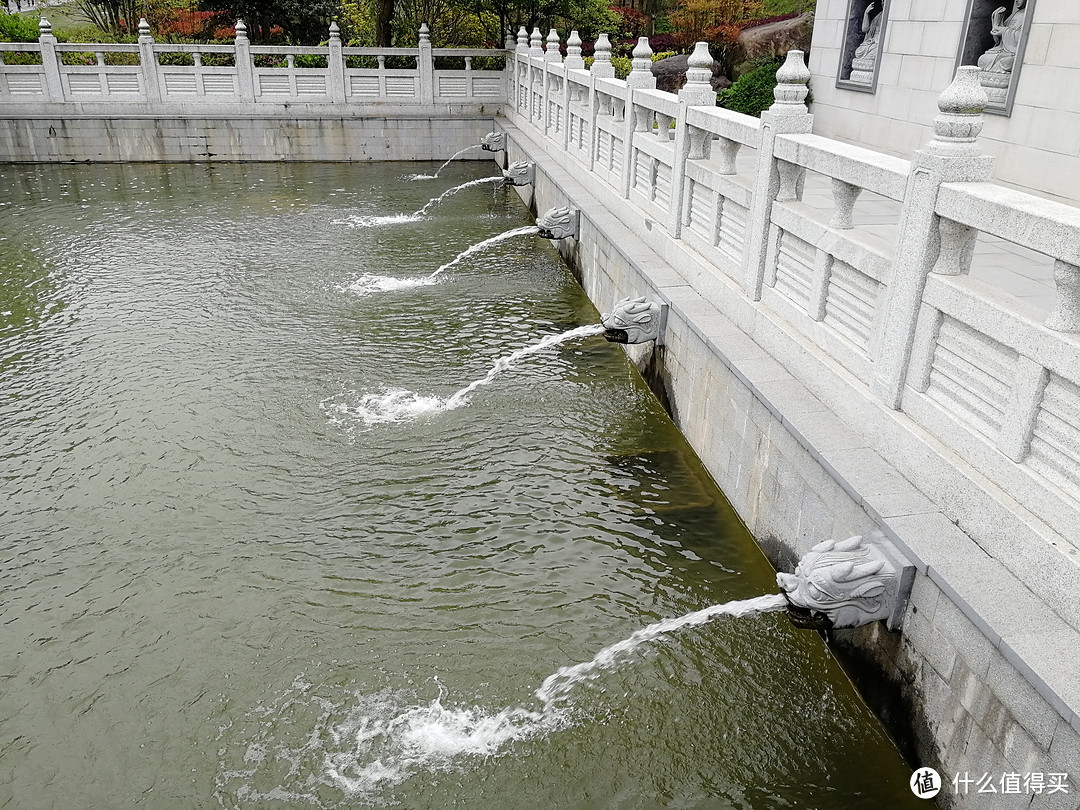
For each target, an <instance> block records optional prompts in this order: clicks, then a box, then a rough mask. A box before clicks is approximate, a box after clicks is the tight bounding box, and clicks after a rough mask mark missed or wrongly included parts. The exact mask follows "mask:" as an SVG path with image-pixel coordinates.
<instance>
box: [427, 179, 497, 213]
mask: <svg viewBox="0 0 1080 810" xmlns="http://www.w3.org/2000/svg"><path fill="white" fill-rule="evenodd" d="M502 180H503V177H502V175H496V176H494V177H481V178H480V179H479V180H470V181H469V182H468V183H462V184H461V185H460V186H454V187H453V188H451V189H447V190H446V191H444V192H443V193H442V194H440V195H439V196H438V197H433V198H432V199H430V200H428V202H427V204H426V205H425V206H424V207H423V208H421V209H420V210H419V211H417V212H416V213H414V214H413V215H412V216H414V217H417V218H420V217H423V216H424V215H426V214H427V212H428V211H429V210H431V209H432V208H434V207H435V206H436V205H438V204H439V203H441V202H442V201H443V200H445V199H446V198H447V197H449V196H450V195H452V194H457V193H458V192H459V191H461V190H463V189H466V188H472V187H473V186H481V185H484V184H485V183H501V182H502Z"/></svg>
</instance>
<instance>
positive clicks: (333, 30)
mask: <svg viewBox="0 0 1080 810" xmlns="http://www.w3.org/2000/svg"><path fill="white" fill-rule="evenodd" d="M335 41H336V42H337V43H338V44H340V43H341V26H339V25H338V24H337V20H331V21H330V42H335Z"/></svg>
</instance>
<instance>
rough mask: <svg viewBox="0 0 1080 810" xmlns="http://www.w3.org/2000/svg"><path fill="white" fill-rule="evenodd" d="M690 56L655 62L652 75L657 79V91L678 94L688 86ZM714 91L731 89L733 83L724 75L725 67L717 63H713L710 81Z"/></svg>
mask: <svg viewBox="0 0 1080 810" xmlns="http://www.w3.org/2000/svg"><path fill="white" fill-rule="evenodd" d="M689 58H690V55H689V54H685V53H681V54H678V55H676V56H669V57H668V58H667V59H661V60H659V61H657V62H653V65H652V74H653V76H655V77H656V89H657V90H663V91H665V92H667V93H678V92H679V90H681V89H682V86H683V85H684V84H686V63H687V60H688V59H689ZM709 84H711V85H712V89H713V90H723V89H725V88H727V87H731V82H730V80H728V78H727V76H725V75H724V66H723V65H721V64H720V63H719V62H717V61H715V60H714V61H713V63H712V78H711V79H710V80H709Z"/></svg>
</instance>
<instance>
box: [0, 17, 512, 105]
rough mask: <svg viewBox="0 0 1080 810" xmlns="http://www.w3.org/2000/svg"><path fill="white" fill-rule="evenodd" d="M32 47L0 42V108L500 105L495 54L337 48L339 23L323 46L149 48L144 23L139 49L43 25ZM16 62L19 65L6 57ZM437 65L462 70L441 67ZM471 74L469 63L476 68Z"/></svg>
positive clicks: (243, 40) (503, 86)
mask: <svg viewBox="0 0 1080 810" xmlns="http://www.w3.org/2000/svg"><path fill="white" fill-rule="evenodd" d="M40 31H41V35H40V37H39V39H38V41H37V42H33V43H21V42H5V43H0V105H2V104H5V103H7V104H13V103H17V104H50V103H61V104H74V103H102V102H105V103H115V102H121V103H123V102H128V103H130V102H142V103H144V104H154V105H157V104H165V105H169V104H183V105H185V107H186V108H188V109H189V108H190V107H191V106H192V105H199V106H206V105H213V104H221V105H229V106H230V107H235V105H236V104H238V103H239V104H243V105H248V104H251V105H260V104H262V105H266V104H297V103H307V104H315V105H325V104H333V105H343V104H350V105H352V104H364V105H368V104H383V105H395V106H400V107H415V108H421V109H426V110H433V109H435V108H436V106H438V105H449V104H461V103H479V104H485V103H488V104H492V105H501V104H503V103H505V102H506V100H507V82H506V72H505V70H504V69H503V66H502V64H501V63H502V62H503V61H505V56H506V52H505V51H503V50H476V49H465V48H432V47H431V42H430V40H429V39H428V32H427V27H426V26H424V27H422V28H421V30H420V42H419V45H418V46H417V47H415V48H350V47H345V46H344V45H343V44H342V41H341V35H340V32H339V31H338V28H337V24H336V23H334V24H332V25H331V27H330V35H329V41H328V43H327V44H326V45H325V46H319V47H303V46H293V45H289V46H271V45H252V44H251V43H250V41H249V40H248V37H247V31H246V28H245V26H244V23H243V22H242V21H238V22H237V24H236V40H235V42H234V43H233V44H231V45H209V44H207V45H201V44H195V45H191V44H170V43H159V42H155V41H154V38H153V36H152V35H151V32H150V26H149V25H147V23H146V21H145V20H143V21H142V22H141V24H140V26H139V41H138V43H137V44H101V43H61V42H58V41H57V39H56V37H55V36H53V34H52V28H51V26H50V25H49V23H48V21H47V20H44V19H43V20H42V21H41V24H40ZM15 53H18V54H21V55H23V56H22V57H21V58H20V59H19V61H20V62H27V61H29V62H33V63H34V64H7V63H6V62H10V61H13V60H12V58H11V57H10V56H7V58H5V55H9V54H15ZM437 60H438V61H442V60H455V61H457V62H458V63H462V62H463V63H464V67H463V69H453V70H447V69H439V68H437V66H436V65H437ZM478 62H479V64H477V66H475V67H474V63H478Z"/></svg>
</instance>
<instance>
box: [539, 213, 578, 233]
mask: <svg viewBox="0 0 1080 810" xmlns="http://www.w3.org/2000/svg"><path fill="white" fill-rule="evenodd" d="M536 225H537V227H538V228H540V236H542V237H543V238H544V239H576V238H577V235H578V212H577V211H571V210H570V209H569V208H549V209H548V210H547V212H545V213H544V215H543V216H541V217H537V219H536Z"/></svg>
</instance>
